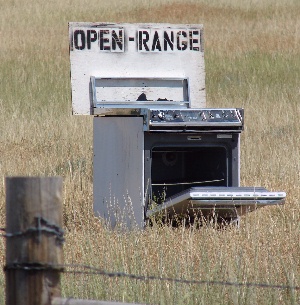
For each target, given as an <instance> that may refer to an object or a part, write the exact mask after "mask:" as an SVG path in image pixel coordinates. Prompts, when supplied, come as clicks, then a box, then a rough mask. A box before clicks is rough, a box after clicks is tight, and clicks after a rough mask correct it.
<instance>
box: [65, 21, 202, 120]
mask: <svg viewBox="0 0 300 305" xmlns="http://www.w3.org/2000/svg"><path fill="white" fill-rule="evenodd" d="M69 38H70V60H71V85H72V106H73V107H72V108H73V114H92V115H93V114H95V113H96V112H95V109H96V108H97V107H98V108H139V107H144V106H145V107H151V106H157V105H159V106H164V105H165V106H168V105H171V106H173V107H174V106H178V107H193V108H201V107H205V70H204V51H203V26H202V25H199V24H190V25H189V24H115V23H86V22H79V23H78V22H71V23H69Z"/></svg>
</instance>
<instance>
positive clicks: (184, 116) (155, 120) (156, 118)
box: [148, 108, 243, 125]
mask: <svg viewBox="0 0 300 305" xmlns="http://www.w3.org/2000/svg"><path fill="white" fill-rule="evenodd" d="M148 120H149V124H150V125H152V124H170V123H176V124H180V125H181V124H188V125H190V124H193V125H194V124H195V125H207V124H208V125H214V124H217V125H219V124H238V125H240V124H243V109H238V108H234V109H171V110H158V109H155V110H153V109H152V110H150V114H149V117H148Z"/></svg>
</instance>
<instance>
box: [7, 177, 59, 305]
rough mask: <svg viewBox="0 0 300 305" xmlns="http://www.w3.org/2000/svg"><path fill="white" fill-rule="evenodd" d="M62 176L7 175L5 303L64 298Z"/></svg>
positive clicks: (45, 304)
mask: <svg viewBox="0 0 300 305" xmlns="http://www.w3.org/2000/svg"><path fill="white" fill-rule="evenodd" d="M61 227H62V178H60V177H44V178H41V177H10V178H6V237H7V240H6V266H5V272H6V305H12V304H14V305H50V304H51V299H52V298H53V297H60V296H61V294H60V293H61V292H60V271H61V270H60V268H61V267H59V265H62V264H63V249H62V243H63V231H62V229H61Z"/></svg>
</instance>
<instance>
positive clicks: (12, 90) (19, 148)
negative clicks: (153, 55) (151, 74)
mask: <svg viewBox="0 0 300 305" xmlns="http://www.w3.org/2000/svg"><path fill="white" fill-rule="evenodd" d="M0 7H1V10H0V37H1V48H0V77H1V78H0V80H1V81H0V120H1V124H0V126H1V133H0V142H1V145H0V155H1V158H0V173H1V176H2V177H3V178H4V177H5V176H15V175H62V176H63V177H64V189H65V195H64V197H65V198H64V225H65V229H66V238H67V241H66V245H65V261H66V263H80V264H81V263H84V264H89V265H95V266H99V267H101V268H102V267H103V268H105V269H106V270H112V271H125V272H131V273H136V274H149V275H153V274H154V275H162V276H170V277H182V278H188V279H199V280H200V279H204V280H225V281H239V282H243V281H245V282H264V283H278V284H284V285H285V284H288V285H298V286H300V275H299V274H300V264H299V254H300V246H299V244H300V243H299V241H300V236H299V232H300V212H299V199H300V190H299V183H298V181H299V178H300V163H299V153H300V151H299V137H300V124H299V121H300V109H299V108H300V104H299V97H300V86H299V79H300V23H299V15H300V4H299V3H298V1H296V0H295V1H292V0H283V1H279V0H265V1H254V0H253V1H246V0H245V1H242V0H229V1H225V0H222V1H216V0H215V1H212V0H202V1H176V2H174V1H163V0H156V1H151V3H150V2H149V1H134V0H127V1H123V2H121V1H117V0H112V1H109V2H104V1H93V0H91V1H56V0H54V1H47V2H45V1H41V0H37V1H30V2H28V1H18V2H16V1H12V0H10V1H4V0H0ZM68 21H116V22H171V23H203V24H204V26H205V52H206V53H205V57H206V77H207V78H206V79H207V103H208V106H214V107H222V106H225V107H233V106H234V107H244V108H245V114H246V128H245V131H244V133H243V136H242V159H241V166H242V177H241V182H242V185H254V186H266V187H267V188H269V189H270V190H284V191H286V192H287V194H288V197H287V201H286V205H285V206H284V207H271V208H270V207H269V208H264V209H262V210H259V211H257V212H255V213H252V214H249V216H247V217H244V218H243V219H242V225H241V228H240V230H235V229H232V230H227V231H217V230H214V229H212V228H209V227H208V228H203V229H201V230H195V229H193V228H179V229H171V228H169V227H163V228H160V227H156V226H155V227H153V228H147V229H146V230H145V231H142V232H132V233H126V234H121V233H118V232H111V231H109V230H107V229H106V228H105V226H103V225H102V223H101V221H99V220H98V219H96V218H95V217H94V216H93V213H92V124H91V118H89V117H84V118H83V117H72V116H71V102H70V84H69V58H68V29H67V22H68ZM0 196H1V198H2V199H1V204H0V211H1V214H0V215H1V216H0V224H2V225H1V226H4V224H5V219H4V215H5V211H4V202H5V196H4V183H3V187H2V188H1V190H0ZM0 255H1V261H2V262H4V242H3V241H1V243H0ZM0 283H1V284H2V285H1V287H4V277H3V276H2V275H1V276H0ZM3 291H4V290H3V289H2V290H1V292H0V303H4V296H3V294H4V292H3ZM63 293H64V295H65V296H77V297H80V298H98V299H107V300H110V299H115V300H121V301H123V300H124V301H127V302H133V301H135V302H148V303H155V304H298V303H299V302H300V296H299V292H296V291H293V290H278V289H258V288H242V287H238V288H237V287H222V286H205V285H203V286H196V285H180V284H176V285H175V284H172V283H166V282H163V283H161V282H156V281H153V282H149V283H148V282H146V283H145V282H138V281H133V280H123V279H110V278H105V277H99V276H97V277H85V276H76V277H73V276H70V275H68V276H64V278H63Z"/></svg>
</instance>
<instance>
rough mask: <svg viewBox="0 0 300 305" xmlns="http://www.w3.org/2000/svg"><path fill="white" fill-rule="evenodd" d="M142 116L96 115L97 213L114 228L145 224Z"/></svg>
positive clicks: (95, 203) (95, 167)
mask: <svg viewBox="0 0 300 305" xmlns="http://www.w3.org/2000/svg"><path fill="white" fill-rule="evenodd" d="M143 173H144V133H143V119H142V117H95V118H94V182H93V188H94V191H93V193H94V212H95V214H96V215H98V216H100V217H102V218H103V219H104V220H105V221H106V222H107V223H109V225H110V226H111V227H116V226H123V227H125V228H128V229H130V228H133V227H136V226H137V227H139V228H142V227H144V175H143Z"/></svg>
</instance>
